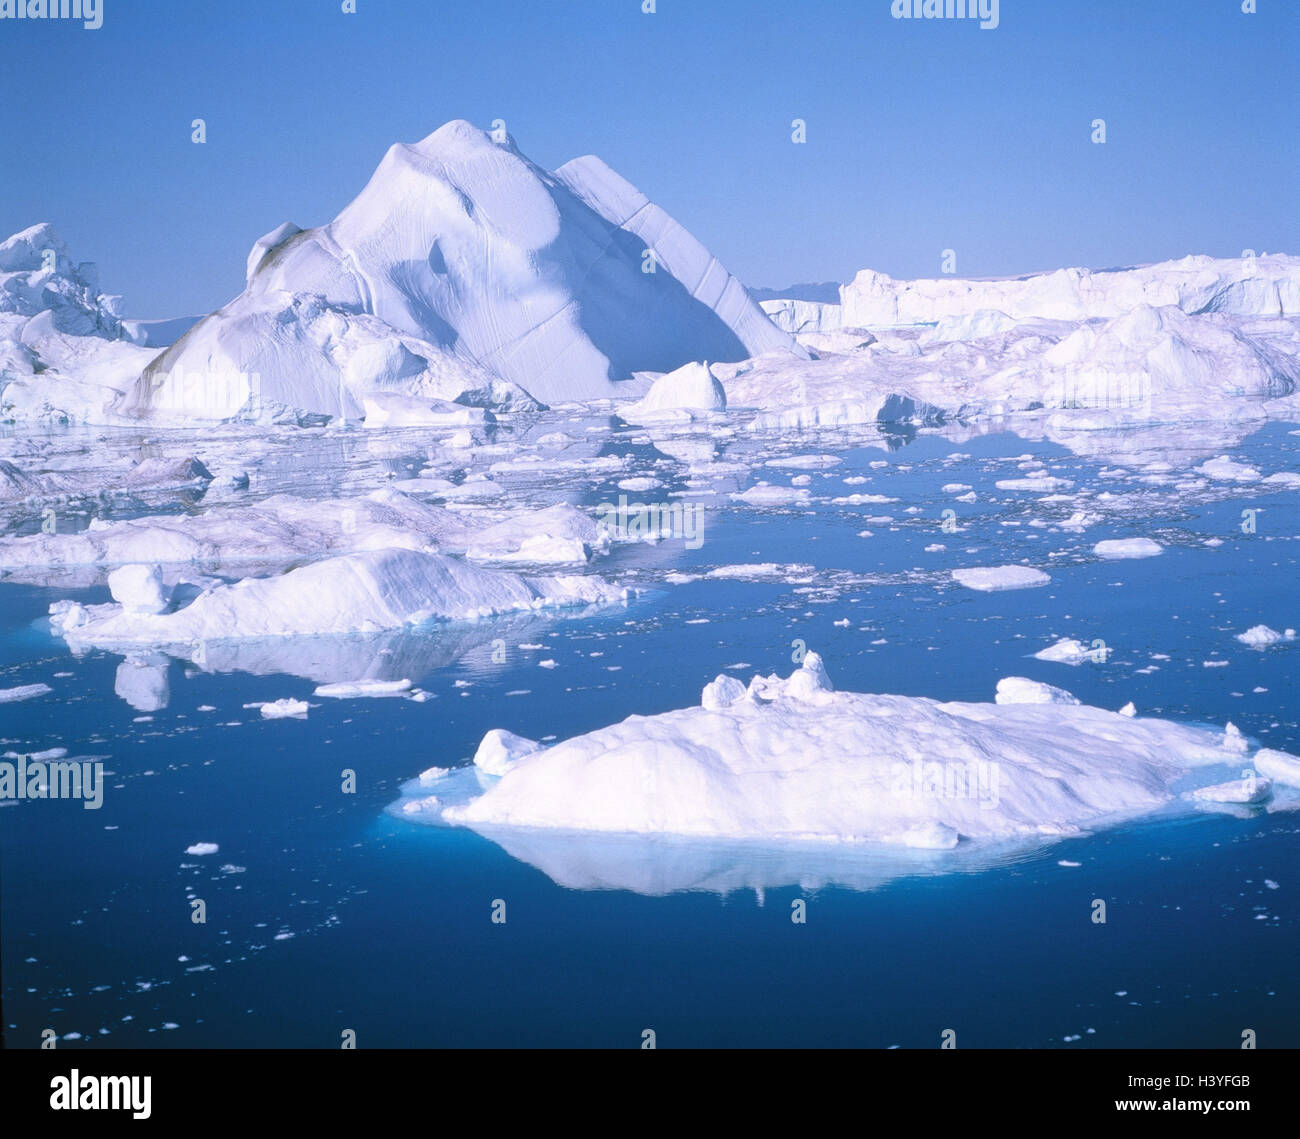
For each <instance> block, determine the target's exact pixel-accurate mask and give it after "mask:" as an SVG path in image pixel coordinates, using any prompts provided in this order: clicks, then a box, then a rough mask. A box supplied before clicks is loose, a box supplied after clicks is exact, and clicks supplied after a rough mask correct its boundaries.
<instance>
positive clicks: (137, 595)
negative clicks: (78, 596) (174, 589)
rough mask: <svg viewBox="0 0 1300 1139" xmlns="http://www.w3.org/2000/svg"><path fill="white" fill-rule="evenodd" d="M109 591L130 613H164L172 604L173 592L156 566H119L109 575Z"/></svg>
mask: <svg viewBox="0 0 1300 1139" xmlns="http://www.w3.org/2000/svg"><path fill="white" fill-rule="evenodd" d="M108 591H109V592H110V593H111V594H112V595H113V600H114V601H116V602H117V603H118V604H119V605H121V606H122V608H124V609H125V610H126V611H127V612H128V613H162V612H163V611H164V610H165V609H166V608H167V606H168V605H170V604H171V590H169V589H168V588H167V587H166V586H165V585H164V584H163V578H162V569H161V568H160V567H159V566H156V565H129V566H119V567H118V568H117V569H115V570H114V571H113V572H112V573H110V574H109V575H108Z"/></svg>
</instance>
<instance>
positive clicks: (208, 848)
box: [185, 842, 221, 857]
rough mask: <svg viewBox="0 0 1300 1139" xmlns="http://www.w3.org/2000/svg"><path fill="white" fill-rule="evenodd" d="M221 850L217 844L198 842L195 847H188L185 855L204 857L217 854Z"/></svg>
mask: <svg viewBox="0 0 1300 1139" xmlns="http://www.w3.org/2000/svg"><path fill="white" fill-rule="evenodd" d="M220 849H221V848H220V847H219V846H218V845H217V844H216V843H215V842H196V843H195V844H194V845H193V846H187V847H186V848H185V853H186V854H194V855H198V856H199V857H202V856H203V855H205V854H216V853H217V851H218V850H220Z"/></svg>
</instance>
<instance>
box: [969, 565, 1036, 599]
mask: <svg viewBox="0 0 1300 1139" xmlns="http://www.w3.org/2000/svg"><path fill="white" fill-rule="evenodd" d="M952 576H953V579H954V580H955V581H956V582H957V584H958V585H964V586H965V587H966V588H967V589H978V590H980V591H981V592H983V593H991V592H993V591H995V590H1001V589H1032V588H1034V587H1035V586H1039V585H1047V584H1048V582H1050V581H1051V580H1052V577H1051V574H1046V573H1044V572H1043V571H1042V570H1039V569H1033V568H1032V567H1031V566H980V567H976V568H973V569H955V570H953V571H952Z"/></svg>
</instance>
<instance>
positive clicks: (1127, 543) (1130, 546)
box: [1092, 538, 1165, 559]
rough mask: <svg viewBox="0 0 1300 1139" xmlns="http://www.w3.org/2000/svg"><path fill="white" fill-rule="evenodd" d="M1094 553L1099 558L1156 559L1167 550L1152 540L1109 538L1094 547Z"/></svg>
mask: <svg viewBox="0 0 1300 1139" xmlns="http://www.w3.org/2000/svg"><path fill="white" fill-rule="evenodd" d="M1092 552H1093V553H1094V554H1096V555H1097V556H1098V557H1099V558H1112V559H1118V558H1154V557H1156V556H1157V555H1159V554H1163V553H1164V552H1165V548H1164V547H1163V546H1162V545H1161V544H1160V543H1159V542H1153V541H1152V540H1151V539H1150V538H1108V539H1106V541H1104V542H1098V543H1097V544H1096V545H1095V546H1093V548H1092Z"/></svg>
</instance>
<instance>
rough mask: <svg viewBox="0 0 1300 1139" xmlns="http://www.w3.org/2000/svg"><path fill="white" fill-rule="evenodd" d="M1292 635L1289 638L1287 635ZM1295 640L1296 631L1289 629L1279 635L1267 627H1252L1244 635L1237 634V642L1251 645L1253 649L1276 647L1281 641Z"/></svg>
mask: <svg viewBox="0 0 1300 1139" xmlns="http://www.w3.org/2000/svg"><path fill="white" fill-rule="evenodd" d="M1288 633H1289V634H1290V635H1289V636H1288V635H1287V634H1288ZM1294 639H1295V630H1293V629H1288V630H1287V632H1286V633H1279V632H1278V631H1277V630H1276V629H1270V628H1269V627H1268V626H1267V625H1252V626H1251V627H1250V628H1249V629H1247V630H1246V631H1245V632H1244V633H1238V634H1237V640H1239V641H1240V642H1241V643H1242V644H1243V645H1249V646H1250V647H1251V648H1253V649H1262V648H1266V647H1268V646H1269V645H1275V644H1277V643H1278V642H1279V641H1291V640H1294Z"/></svg>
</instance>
